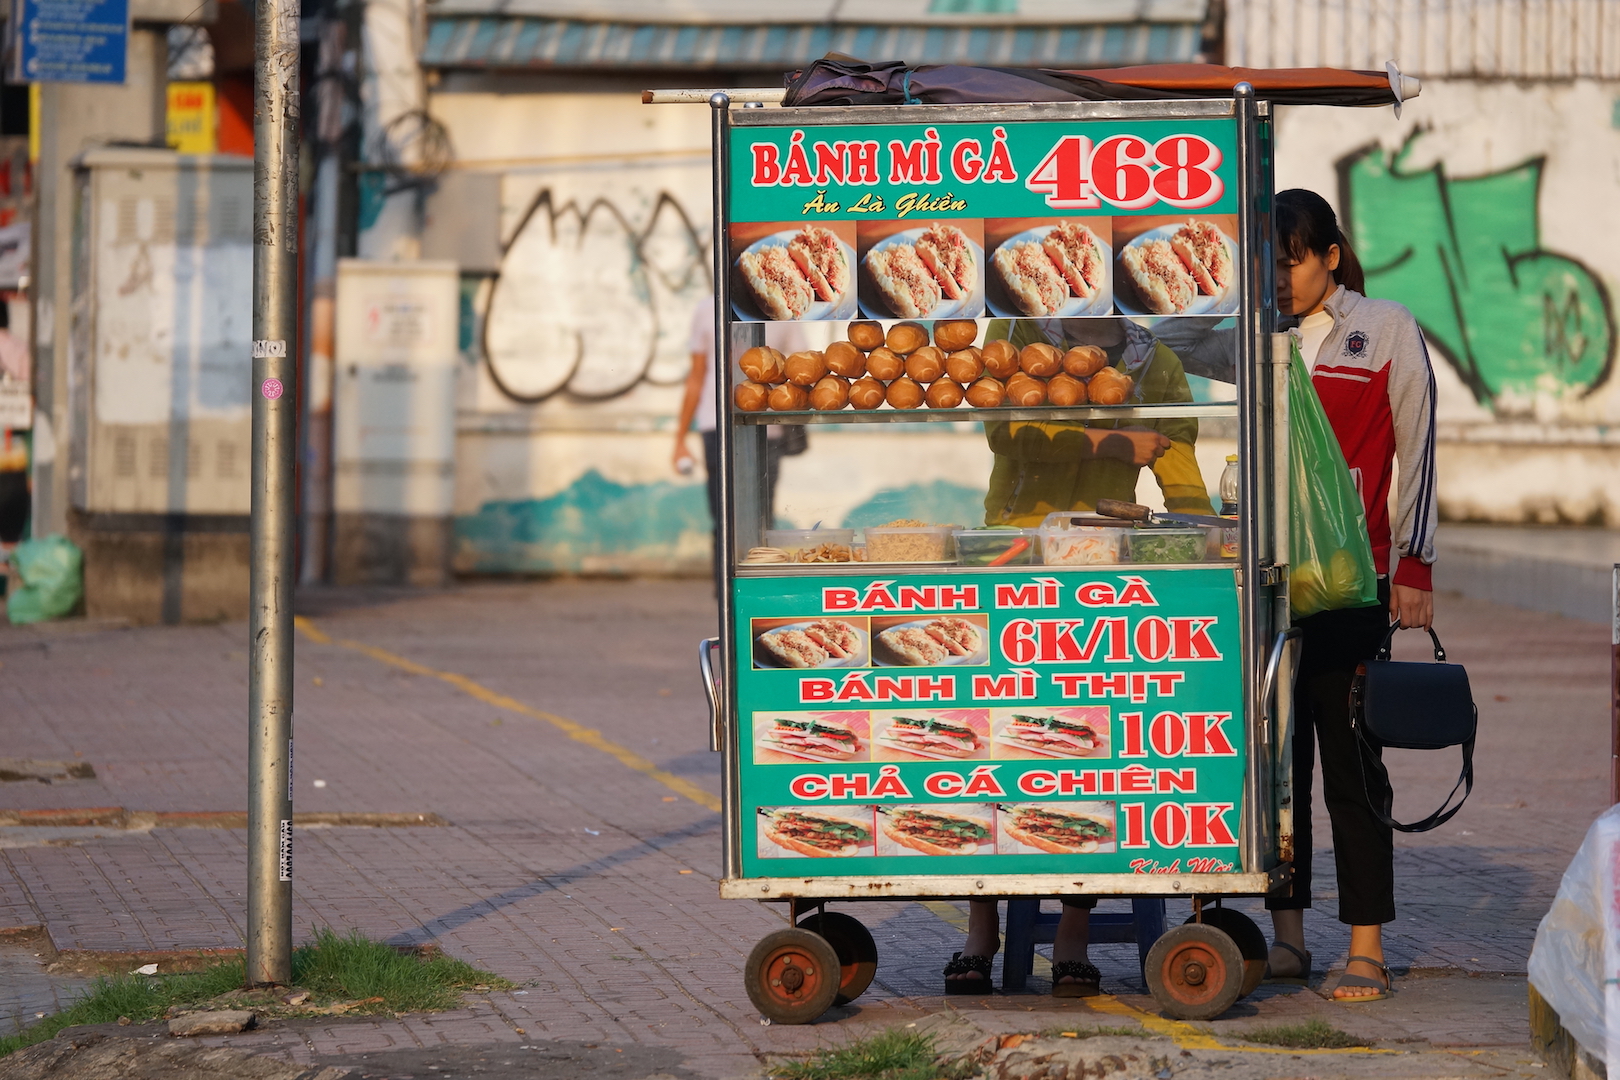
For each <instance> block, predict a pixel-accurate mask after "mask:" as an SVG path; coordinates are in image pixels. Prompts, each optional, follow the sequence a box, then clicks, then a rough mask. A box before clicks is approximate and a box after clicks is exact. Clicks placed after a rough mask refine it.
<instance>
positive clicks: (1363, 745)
mask: <svg viewBox="0 0 1620 1080" xmlns="http://www.w3.org/2000/svg"><path fill="white" fill-rule="evenodd" d="M1475 713H1476V715H1477V713H1478V710H1477V709H1476V710H1475ZM1350 726H1351V727H1352V728H1353V729H1354V730H1355V733H1356V741H1357V742H1358V743H1359V745H1358V746H1357V748H1356V764H1357V766H1359V767H1360V769H1361V790H1362V791H1363V792H1365V793H1366V795H1367V805H1368V806H1369V807H1371V808H1372V812H1373V816H1374V817H1376V818H1378V820H1379V821H1382V822H1383V823H1384V824H1385V825H1388V826H1389V827H1390V828H1392V829H1399V830H1400V831H1401V832H1405V833H1420V832H1428V831H1429V830H1430V829H1437V828H1439V827H1440V826H1441V825H1444V824H1445V823H1446V822H1448V821H1450V820H1451V819H1452V818H1453V817H1455V816H1456V814H1457V811H1459V810H1461V809H1462V807H1463V803H1465V802H1467V801H1468V796H1469V795H1471V794H1472V793H1473V791H1474V740H1473V739H1469V740H1468V741H1467V742H1465V743H1463V744H1462V757H1463V764H1462V773H1461V775H1459V776H1458V777H1457V782H1456V784H1454V785H1452V788H1451V794H1450V795H1447V796H1446V797H1445V799H1444V801H1442V802H1441V803H1440V809H1438V810H1436V811H1435V812H1434V813H1432V814H1430V815H1429V816H1428V817H1426V818H1424V819H1423V820H1422V821H1415V822H1413V823H1411V824H1409V825H1403V824H1401V823H1400V822H1399V821H1396V820H1395V819H1394V818H1393V817H1392V816H1391V815H1390V811H1391V810H1393V809H1394V808H1395V789H1394V787H1393V786H1392V785H1391V784H1390V782H1389V769H1388V768H1386V767H1385V765H1384V762H1383V759H1382V758H1380V757H1379V756H1378V754H1377V753H1376V752H1375V750H1374V749H1373V745H1372V744H1371V743H1370V742H1368V741H1367V736H1366V735H1365V734H1363V733H1362V730H1361V724H1360V723H1357V722H1356V721H1355V720H1354V719H1352V721H1351V725H1350ZM1368 758H1371V759H1372V765H1373V768H1374V769H1376V770H1377V776H1378V778H1379V779H1380V780H1382V781H1383V784H1384V799H1383V803H1384V805H1383V806H1382V807H1379V806H1378V805H1376V804H1375V803H1374V802H1373V799H1372V792H1371V791H1369V790H1368V788H1367V759H1368ZM1465 785H1466V786H1465ZM1458 788H1464V790H1463V795H1462V798H1460V799H1458V800H1457V805H1456V806H1453V807H1451V808H1450V809H1447V808H1446V807H1447V804H1449V803H1450V802H1451V800H1452V799H1453V798H1454V797H1455V796H1456V794H1457V789H1458Z"/></svg>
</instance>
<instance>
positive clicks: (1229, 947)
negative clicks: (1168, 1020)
mask: <svg viewBox="0 0 1620 1080" xmlns="http://www.w3.org/2000/svg"><path fill="white" fill-rule="evenodd" d="M1146 967H1147V971H1146V975H1147V984H1148V989H1149V990H1151V991H1152V992H1153V998H1154V1000H1155V1001H1157V1002H1158V1003H1159V1007H1160V1008H1161V1009H1163V1010H1164V1012H1165V1015H1167V1016H1171V1017H1174V1018H1175V1019H1177V1020H1213V1019H1215V1018H1216V1017H1217V1016H1219V1015H1221V1014H1222V1013H1223V1012H1225V1011H1226V1010H1227V1009H1230V1008H1231V1007H1232V1004H1233V1003H1234V1002H1235V1001H1237V999H1238V992H1239V991H1240V990H1242V989H1243V954H1242V953H1240V952H1238V947H1237V944H1236V943H1235V942H1233V940H1232V939H1231V938H1229V937H1227V936H1226V931H1224V930H1221V929H1219V928H1218V927H1215V926H1212V925H1210V924H1209V923H1185V924H1183V925H1181V926H1176V927H1172V928H1171V929H1170V930H1168V931H1166V932H1165V934H1164V936H1163V937H1161V938H1159V940H1158V941H1156V942H1154V943H1153V948H1151V949H1149V950H1148V955H1147V965H1146Z"/></svg>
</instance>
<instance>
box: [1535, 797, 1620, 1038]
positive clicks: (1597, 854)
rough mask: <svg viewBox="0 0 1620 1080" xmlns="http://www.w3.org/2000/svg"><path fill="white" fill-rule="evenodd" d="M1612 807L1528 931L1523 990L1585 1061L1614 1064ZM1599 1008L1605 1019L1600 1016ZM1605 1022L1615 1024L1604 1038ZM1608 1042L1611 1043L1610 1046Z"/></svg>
mask: <svg viewBox="0 0 1620 1080" xmlns="http://www.w3.org/2000/svg"><path fill="white" fill-rule="evenodd" d="M1617 858H1620V806H1615V807H1610V808H1609V809H1608V810H1606V811H1604V812H1603V814H1602V815H1601V816H1600V817H1599V818H1598V819H1597V820H1596V821H1594V822H1593V823H1592V827H1591V828H1590V829H1588V830H1587V832H1586V839H1585V840H1584V841H1583V842H1582V843H1581V848H1580V850H1579V851H1577V852H1576V853H1575V858H1574V859H1572V860H1571V861H1570V864H1569V869H1567V870H1565V871H1564V880H1563V881H1562V882H1560V883H1559V886H1558V896H1557V898H1556V899H1554V900H1553V905H1552V908H1551V910H1549V911H1548V912H1547V914H1546V915H1545V916H1543V918H1542V920H1541V925H1540V926H1539V927H1537V929H1536V942H1535V945H1534V946H1533V947H1532V948H1531V950H1530V984H1531V985H1532V986H1534V987H1535V988H1536V992H1537V993H1539V994H1540V995H1541V996H1542V998H1544V999H1545V1000H1546V1002H1547V1004H1549V1005H1551V1006H1552V1007H1553V1009H1554V1010H1555V1011H1556V1012H1557V1013H1558V1019H1559V1020H1560V1021H1562V1022H1563V1025H1564V1029H1565V1030H1566V1031H1568V1032H1569V1033H1570V1034H1571V1035H1573V1036H1574V1037H1575V1039H1576V1041H1577V1042H1579V1043H1580V1044H1581V1046H1582V1047H1583V1048H1584V1049H1585V1050H1586V1051H1587V1052H1588V1053H1590V1054H1591V1055H1592V1056H1594V1057H1598V1058H1602V1059H1603V1060H1604V1062H1605V1063H1608V1064H1610V1066H1611V1068H1612V1067H1613V1063H1614V1062H1616V1061H1620V985H1617V983H1616V980H1615V976H1617V975H1620V911H1617V910H1616V906H1617V904H1616V901H1617V900H1620V862H1617V861H1616V860H1617ZM1606 1009H1607V1012H1606ZM1605 1015H1609V1016H1613V1017H1614V1018H1615V1021H1616V1022H1615V1025H1614V1032H1613V1035H1612V1036H1611V1034H1610V1032H1609V1030H1608V1025H1607V1024H1606V1023H1605V1021H1604V1017H1605ZM1611 1038H1613V1040H1614V1042H1613V1043H1612V1044H1611V1042H1610V1039H1611Z"/></svg>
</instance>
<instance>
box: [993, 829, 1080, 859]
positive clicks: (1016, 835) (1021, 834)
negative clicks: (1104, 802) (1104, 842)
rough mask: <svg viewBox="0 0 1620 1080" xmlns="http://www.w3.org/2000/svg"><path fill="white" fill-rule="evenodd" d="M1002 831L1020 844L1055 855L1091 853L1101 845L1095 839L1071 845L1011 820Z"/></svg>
mask: <svg viewBox="0 0 1620 1080" xmlns="http://www.w3.org/2000/svg"><path fill="white" fill-rule="evenodd" d="M1001 831H1002V832H1004V833H1006V834H1007V835H1008V836H1010V837H1012V838H1013V839H1014V840H1016V841H1018V842H1019V843H1020V844H1025V845H1028V846H1029V847H1032V848H1036V849H1038V850H1040V851H1045V852H1049V853H1050V854H1053V855H1089V854H1090V853H1091V852H1093V851H1096V850H1097V848H1099V847H1100V846H1101V845H1100V844H1099V843H1098V842H1097V841H1095V840H1084V841H1082V842H1081V843H1080V844H1079V845H1078V846H1072V847H1071V846H1070V845H1068V844H1060V843H1058V842H1057V841H1056V840H1048V839H1047V838H1046V837H1044V836H1037V835H1036V834H1034V833H1031V832H1026V831H1024V830H1023V829H1020V828H1019V827H1018V826H1017V825H1014V824H1012V823H1011V822H1006V823H1004V824H1003V825H1002V826H1001Z"/></svg>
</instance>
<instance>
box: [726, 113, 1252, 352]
mask: <svg viewBox="0 0 1620 1080" xmlns="http://www.w3.org/2000/svg"><path fill="white" fill-rule="evenodd" d="M1237 173H1238V170H1237V127H1236V123H1235V121H1233V120H1231V119H1177V120H1085V121H1032V122H1028V123H970V124H944V123H939V124H832V125H825V126H823V125H800V126H789V125H784V126H780V127H777V126H762V127H754V126H751V125H750V126H739V127H735V128H733V129H732V131H731V165H730V177H729V185H728V193H727V198H728V203H727V207H728V219H729V225H728V226H727V235H726V243H727V245H728V248H729V252H730V258H731V262H732V265H733V267H734V278H735V280H734V282H733V286H732V297H733V303H732V308H733V314H734V315H735V316H736V318H738V319H740V320H744V321H818V320H833V321H837V320H847V319H853V318H859V317H862V316H864V317H866V318H873V319H893V318H901V319H941V318H948V319H971V318H983V317H986V316H991V317H1003V318H1022V317H1033V318H1045V317H1051V316H1057V317H1071V316H1107V315H1114V314H1120V315H1230V314H1233V313H1234V312H1235V311H1236V310H1237V304H1238V287H1237V272H1236V266H1237V263H1238V260H1237V240H1236V237H1237V235H1238V219H1237V211H1238V175H1237Z"/></svg>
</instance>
